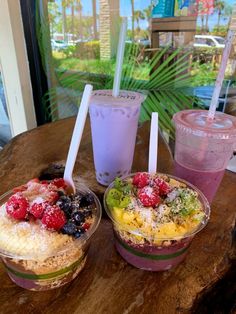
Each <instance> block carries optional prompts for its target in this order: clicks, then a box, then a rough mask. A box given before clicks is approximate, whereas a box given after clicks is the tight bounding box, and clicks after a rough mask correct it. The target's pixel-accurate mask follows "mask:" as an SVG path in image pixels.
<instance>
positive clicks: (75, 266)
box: [0, 185, 102, 291]
mask: <svg viewBox="0 0 236 314" xmlns="http://www.w3.org/2000/svg"><path fill="white" fill-rule="evenodd" d="M76 189H77V192H81V193H86V194H87V193H91V194H92V195H93V197H94V200H95V204H96V208H94V209H93V215H94V223H93V224H92V225H91V226H90V228H89V230H88V231H87V232H85V233H84V234H83V235H82V236H81V237H80V238H78V239H74V241H72V243H70V244H69V245H68V246H67V247H63V249H60V250H59V251H53V252H52V253H51V254H50V255H48V256H44V255H42V256H40V253H39V255H38V256H36V255H35V254H27V255H16V254H11V252H7V251H4V250H3V249H1V247H0V257H1V259H2V261H3V264H4V266H5V269H6V271H7V273H8V275H9V277H10V278H11V280H12V281H13V282H14V283H16V284H17V285H18V286H20V287H22V288H25V289H28V290H35V291H42V290H50V289H54V288H58V287H61V286H63V285H65V284H66V283H68V282H70V281H71V280H73V279H74V278H75V277H76V276H77V275H78V274H79V272H80V271H81V270H82V269H83V268H84V265H85V262H86V259H87V253H88V249H89V245H90V241H91V236H92V235H93V234H94V232H95V231H96V229H97V227H98V225H99V223H100V220H101V215H102V209H101V204H100V202H99V200H98V198H97V196H96V195H95V194H94V193H93V192H92V191H91V190H90V189H88V188H87V187H85V186H83V185H77V186H76ZM12 194H14V192H13V191H9V192H7V193H5V194H4V195H2V196H1V197H0V206H1V205H3V204H4V203H5V202H6V201H7V200H8V199H9V197H10V196H11V195H12Z"/></svg>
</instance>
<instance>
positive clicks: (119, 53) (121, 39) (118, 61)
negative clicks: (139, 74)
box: [112, 17, 127, 97]
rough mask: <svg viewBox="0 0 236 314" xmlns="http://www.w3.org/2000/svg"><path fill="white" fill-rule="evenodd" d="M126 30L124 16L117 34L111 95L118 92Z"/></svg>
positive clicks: (116, 95) (116, 94) (115, 95)
mask: <svg viewBox="0 0 236 314" xmlns="http://www.w3.org/2000/svg"><path fill="white" fill-rule="evenodd" d="M126 32H127V18H126V17H124V18H123V21H122V24H121V28H120V36H119V43H118V50H117V56H116V70H115V77H114V82H113V90H112V96H113V97H118V96H119V92H120V80H121V73H122V65H123V59H124V51H125V39H126Z"/></svg>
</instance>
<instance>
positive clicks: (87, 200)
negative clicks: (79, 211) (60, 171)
mask: <svg viewBox="0 0 236 314" xmlns="http://www.w3.org/2000/svg"><path fill="white" fill-rule="evenodd" d="M92 204H94V197H93V195H92V194H90V193H88V194H86V195H84V196H82V198H81V200H80V206H81V207H88V206H90V205H92Z"/></svg>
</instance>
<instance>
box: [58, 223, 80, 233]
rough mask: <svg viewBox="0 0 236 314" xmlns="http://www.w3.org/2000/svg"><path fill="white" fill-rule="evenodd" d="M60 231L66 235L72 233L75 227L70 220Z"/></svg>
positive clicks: (75, 230)
mask: <svg viewBox="0 0 236 314" xmlns="http://www.w3.org/2000/svg"><path fill="white" fill-rule="evenodd" d="M61 232H62V233H64V234H68V235H73V234H75V233H76V232H77V227H76V225H75V224H73V223H72V222H67V223H66V224H65V225H64V226H63V227H62V229H61Z"/></svg>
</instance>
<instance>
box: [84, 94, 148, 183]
mask: <svg viewBox="0 0 236 314" xmlns="http://www.w3.org/2000/svg"><path fill="white" fill-rule="evenodd" d="M143 100H144V95H142V94H140V93H137V92H132V91H120V93H119V96H118V97H113V96H112V91H111V90H98V91H94V92H93V95H92V97H91V103H90V107H89V114H90V120H91V130H92V144H93V156H94V164H95V170H96V178H97V181H98V182H99V183H100V184H102V185H106V186H107V185H109V184H110V183H111V182H112V181H113V180H114V179H115V177H117V176H123V175H127V174H129V173H130V171H131V167H132V162H133V156H134V147H135V141H136V134H137V127H138V119H139V113H140V107H141V103H142V102H143Z"/></svg>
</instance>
